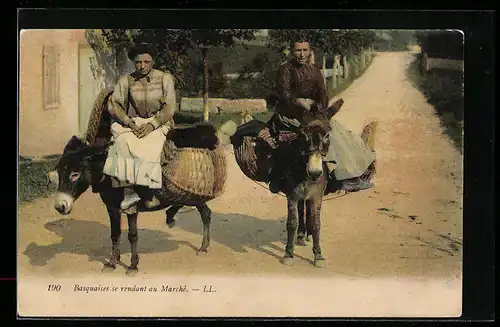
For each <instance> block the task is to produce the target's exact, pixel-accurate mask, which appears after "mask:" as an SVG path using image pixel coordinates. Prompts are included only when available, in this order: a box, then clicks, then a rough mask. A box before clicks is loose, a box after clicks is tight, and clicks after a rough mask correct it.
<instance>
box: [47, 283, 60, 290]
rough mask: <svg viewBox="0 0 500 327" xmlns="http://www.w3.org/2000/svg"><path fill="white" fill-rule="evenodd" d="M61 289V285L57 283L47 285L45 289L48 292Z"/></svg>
mask: <svg viewBox="0 0 500 327" xmlns="http://www.w3.org/2000/svg"><path fill="white" fill-rule="evenodd" d="M60 290H61V285H59V284H57V285H52V284H51V285H49V288H48V289H47V291H49V292H59V291H60Z"/></svg>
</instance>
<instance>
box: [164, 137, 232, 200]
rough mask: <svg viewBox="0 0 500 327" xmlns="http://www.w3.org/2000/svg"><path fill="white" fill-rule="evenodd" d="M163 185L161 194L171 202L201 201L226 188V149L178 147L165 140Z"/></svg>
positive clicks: (221, 147) (216, 194) (221, 146)
mask: <svg viewBox="0 0 500 327" xmlns="http://www.w3.org/2000/svg"><path fill="white" fill-rule="evenodd" d="M161 165H162V171H163V189H162V191H161V193H162V194H161V196H162V197H164V198H167V199H168V200H169V201H172V202H179V203H185V204H190V203H200V202H205V201H209V200H212V199H214V198H216V197H218V196H220V195H221V194H222V193H223V192H224V187H225V183H226V178H227V170H226V168H227V167H226V165H227V164H226V149H225V147H224V146H223V145H221V144H219V145H218V146H217V147H216V148H215V149H214V150H209V149H200V148H176V147H175V145H173V143H172V142H170V141H167V142H165V151H164V154H163V155H162V158H161Z"/></svg>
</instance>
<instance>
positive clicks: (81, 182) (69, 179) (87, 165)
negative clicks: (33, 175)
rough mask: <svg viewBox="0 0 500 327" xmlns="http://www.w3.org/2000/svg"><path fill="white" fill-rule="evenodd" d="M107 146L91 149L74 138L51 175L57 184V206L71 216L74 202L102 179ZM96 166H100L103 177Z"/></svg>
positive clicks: (52, 181) (56, 207) (62, 212)
mask: <svg viewBox="0 0 500 327" xmlns="http://www.w3.org/2000/svg"><path fill="white" fill-rule="evenodd" d="M105 155H106V148H105V147H90V146H88V145H86V144H85V142H84V141H83V140H82V139H80V138H78V137H76V136H73V137H72V138H71V140H70V141H69V142H68V144H67V145H66V147H65V148H64V151H63V154H62V156H61V158H60V159H59V162H58V163H57V165H56V170H54V171H52V172H50V173H49V174H48V178H49V181H50V182H51V183H54V184H56V185H58V189H57V193H56V196H55V201H54V207H55V209H56V210H57V211H58V212H59V213H61V214H63V215H67V214H69V213H70V211H71V209H72V207H73V202H74V201H76V199H78V197H79V196H80V195H81V194H82V193H83V192H85V191H86V190H87V189H88V187H89V186H90V185H91V184H93V183H95V181H96V179H97V178H99V179H100V177H101V176H102V164H103V162H104V160H105ZM96 166H97V167H99V166H100V167H101V172H100V173H101V174H100V175H99V172H98V170H99V169H97V170H96Z"/></svg>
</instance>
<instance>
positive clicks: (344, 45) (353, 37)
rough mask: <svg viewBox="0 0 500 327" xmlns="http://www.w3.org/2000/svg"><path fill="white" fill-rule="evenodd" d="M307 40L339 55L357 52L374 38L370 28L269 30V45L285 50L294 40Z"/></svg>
mask: <svg viewBox="0 0 500 327" xmlns="http://www.w3.org/2000/svg"><path fill="white" fill-rule="evenodd" d="M299 39H305V40H309V41H310V44H311V46H312V47H313V49H319V50H320V51H321V52H323V53H328V54H334V53H338V54H341V55H347V54H358V53H360V52H362V51H363V49H366V48H367V47H369V46H370V45H371V44H372V43H373V42H374V40H375V32H374V31H371V30H352V29H351V30H334V29H281V30H270V31H269V41H270V46H271V47H275V48H278V49H280V50H281V51H285V49H287V48H290V46H291V43H292V42H294V41H295V40H299Z"/></svg>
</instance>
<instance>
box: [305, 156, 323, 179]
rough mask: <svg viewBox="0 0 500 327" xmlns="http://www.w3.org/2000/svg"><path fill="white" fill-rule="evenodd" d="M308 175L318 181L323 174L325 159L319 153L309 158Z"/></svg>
mask: <svg viewBox="0 0 500 327" xmlns="http://www.w3.org/2000/svg"><path fill="white" fill-rule="evenodd" d="M307 173H308V175H309V177H311V178H312V179H313V180H316V179H318V178H319V176H321V174H322V173H323V158H322V157H321V154H319V153H313V154H311V155H310V156H309V161H308V162H307Z"/></svg>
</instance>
